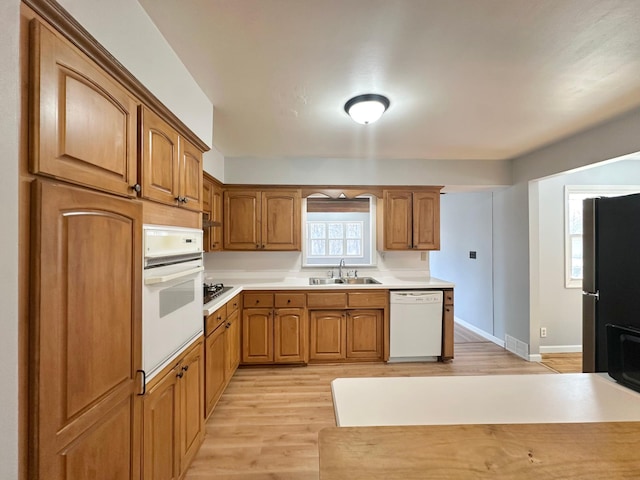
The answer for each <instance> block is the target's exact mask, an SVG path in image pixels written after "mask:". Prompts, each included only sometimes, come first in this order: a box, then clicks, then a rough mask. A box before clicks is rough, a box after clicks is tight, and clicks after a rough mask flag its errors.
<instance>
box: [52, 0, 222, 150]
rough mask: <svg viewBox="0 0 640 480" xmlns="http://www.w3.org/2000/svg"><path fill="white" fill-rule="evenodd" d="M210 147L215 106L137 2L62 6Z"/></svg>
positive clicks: (89, 0) (77, 0)
mask: <svg viewBox="0 0 640 480" xmlns="http://www.w3.org/2000/svg"><path fill="white" fill-rule="evenodd" d="M58 3H59V4H60V5H61V6H62V7H63V8H64V9H65V10H67V11H68V12H69V13H70V14H71V16H73V17H74V18H75V19H76V20H78V22H80V23H81V24H82V26H83V27H84V28H86V29H87V30H88V31H89V33H91V35H93V36H94V37H95V38H96V40H98V42H100V43H101V44H102V46H104V47H105V48H106V49H107V50H108V51H109V52H110V53H111V54H112V55H113V56H114V57H116V58H117V59H118V61H119V62H120V63H122V65H124V66H125V68H127V69H128V70H129V71H130V72H131V73H132V74H133V75H134V76H135V77H136V78H137V79H138V80H139V81H140V82H141V83H142V84H143V85H144V86H145V87H147V88H148V89H149V90H150V91H151V92H152V93H153V94H154V95H155V96H156V97H157V98H158V99H159V100H160V101H161V102H162V103H164V104H165V106H166V107H167V108H169V110H171V111H172V112H173V113H174V114H175V115H176V116H177V117H178V118H179V119H180V120H182V121H183V122H184V124H185V125H187V127H189V128H190V129H191V130H192V131H193V133H195V134H196V135H197V136H198V137H199V138H200V139H201V140H202V141H203V142H204V143H206V144H207V145H208V146H211V145H213V105H212V104H211V101H210V100H209V99H208V98H207V96H206V95H205V94H204V92H203V91H202V90H201V89H200V87H199V86H198V84H197V83H196V82H195V80H194V79H193V77H192V76H191V74H190V73H189V72H188V70H187V69H186V67H185V66H184V65H183V64H182V62H181V61H180V59H179V58H178V56H177V55H176V53H175V52H174V51H173V49H172V48H171V47H170V46H169V43H168V42H167V41H166V40H165V38H164V37H163V36H162V35H161V34H160V31H159V30H158V29H157V27H156V26H155V24H154V23H153V22H152V21H151V18H150V17H149V16H148V15H147V13H146V12H145V10H144V9H143V8H142V6H141V5H140V4H139V3H138V2H137V1H136V0H109V1H103V0H58Z"/></svg>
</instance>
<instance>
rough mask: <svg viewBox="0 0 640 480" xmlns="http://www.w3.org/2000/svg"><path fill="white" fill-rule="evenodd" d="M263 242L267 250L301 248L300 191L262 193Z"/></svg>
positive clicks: (262, 247) (262, 246)
mask: <svg viewBox="0 0 640 480" xmlns="http://www.w3.org/2000/svg"><path fill="white" fill-rule="evenodd" d="M261 222H262V242H261V249H265V250H300V193H299V192H297V191H278V192H275V191H274V192H263V193H262V215H261Z"/></svg>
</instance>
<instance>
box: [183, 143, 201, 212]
mask: <svg viewBox="0 0 640 480" xmlns="http://www.w3.org/2000/svg"><path fill="white" fill-rule="evenodd" d="M179 192H180V195H181V196H182V197H184V199H185V200H186V202H184V203H182V206H184V207H185V208H189V209H191V210H196V211H201V210H202V153H201V152H200V150H198V149H197V148H196V147H195V146H194V145H192V144H191V143H190V142H188V141H187V140H185V139H184V138H180V188H179Z"/></svg>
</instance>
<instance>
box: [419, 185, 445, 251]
mask: <svg viewBox="0 0 640 480" xmlns="http://www.w3.org/2000/svg"><path fill="white" fill-rule="evenodd" d="M413 248H416V249H419V250H438V249H439V248H440V193H439V192H414V193H413Z"/></svg>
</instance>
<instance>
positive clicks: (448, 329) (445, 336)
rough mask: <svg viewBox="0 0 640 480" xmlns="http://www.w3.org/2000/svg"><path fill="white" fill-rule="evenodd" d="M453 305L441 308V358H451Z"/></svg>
mask: <svg viewBox="0 0 640 480" xmlns="http://www.w3.org/2000/svg"><path fill="white" fill-rule="evenodd" d="M453 329H454V326H453V305H445V306H444V308H443V310H442V360H451V359H452V358H453Z"/></svg>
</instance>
